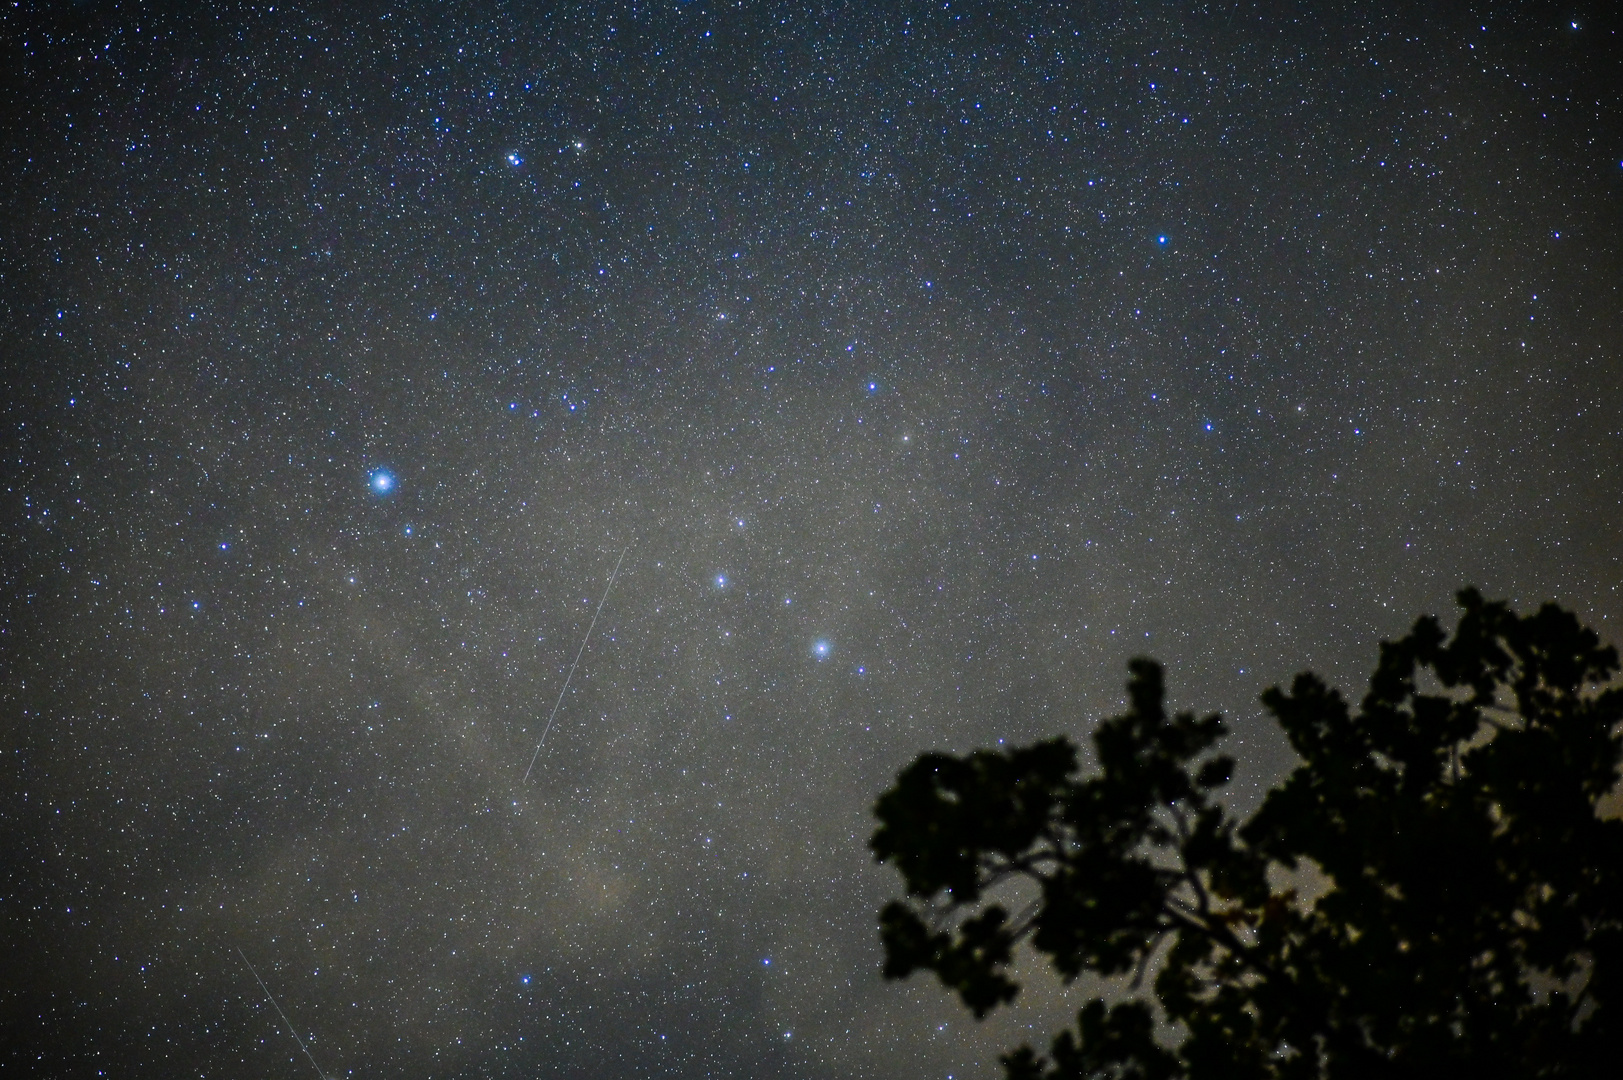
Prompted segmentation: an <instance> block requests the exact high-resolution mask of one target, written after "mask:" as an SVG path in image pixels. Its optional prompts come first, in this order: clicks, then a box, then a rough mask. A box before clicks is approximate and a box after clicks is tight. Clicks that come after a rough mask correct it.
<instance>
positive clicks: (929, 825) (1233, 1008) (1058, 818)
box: [872, 589, 1623, 1080]
mask: <svg viewBox="0 0 1623 1080" xmlns="http://www.w3.org/2000/svg"><path fill="white" fill-rule="evenodd" d="M1459 602H1460V605H1461V607H1462V608H1463V609H1464V611H1463V614H1462V616H1461V618H1460V622H1459V626H1458V628H1457V629H1456V631H1455V633H1454V635H1453V638H1452V639H1451V640H1450V639H1449V638H1448V637H1447V635H1446V634H1445V633H1444V632H1443V630H1442V629H1441V628H1440V626H1439V625H1438V622H1437V620H1436V619H1434V618H1430V617H1427V618H1423V619H1420V620H1419V621H1418V622H1416V623H1415V625H1414V628H1413V629H1412V630H1411V631H1410V632H1409V634H1408V635H1407V636H1406V637H1404V638H1402V639H1401V640H1399V641H1395V642H1385V643H1383V644H1382V646H1381V654H1380V662H1379V664H1378V666H1377V668H1376V670H1375V673H1374V675H1373V676H1372V677H1371V679H1370V686H1369V692H1368V693H1367V694H1366V695H1365V696H1364V700H1363V702H1362V704H1361V705H1360V707H1359V709H1358V711H1357V712H1356V713H1353V712H1351V711H1350V710H1349V708H1348V706H1347V704H1346V702H1345V701H1344V700H1343V699H1342V697H1341V696H1340V695H1339V694H1338V693H1337V692H1336V691H1334V690H1332V689H1330V688H1329V687H1327V686H1326V685H1325V684H1324V683H1323V682H1321V681H1320V680H1319V679H1318V678H1317V677H1316V676H1314V675H1312V674H1302V675H1298V676H1297V677H1296V679H1295V682H1294V683H1293V684H1292V686H1291V688H1290V690H1289V691H1288V692H1286V691H1282V690H1280V689H1278V688H1277V687H1276V688H1274V689H1271V690H1269V691H1268V692H1267V693H1265V694H1264V695H1263V698H1262V700H1263V704H1264V705H1265V706H1266V708H1267V710H1268V711H1269V712H1270V713H1271V714H1272V715H1273V717H1274V718H1275V719H1276V720H1277V721H1278V722H1279V724H1280V725H1281V726H1282V727H1283V728H1284V730H1285V734H1286V735H1287V736H1288V737H1289V739H1290V742H1291V745H1292V746H1294V747H1295V749H1296V752H1297V754H1299V755H1300V757H1301V764H1300V765H1299V766H1298V767H1297V768H1296V770H1295V771H1294V772H1292V773H1291V774H1290V775H1289V776H1288V777H1287V778H1286V779H1285V780H1284V782H1283V783H1282V784H1281V785H1280V786H1278V787H1276V788H1274V789H1273V790H1272V791H1270V792H1269V793H1268V795H1267V797H1266V799H1265V800H1264V801H1263V804H1262V806H1261V808H1260V809H1259V810H1258V811H1257V812H1256V814H1255V815H1254V816H1252V817H1251V819H1250V820H1249V821H1246V822H1244V823H1243V824H1242V823H1240V822H1239V821H1237V820H1235V818H1234V817H1233V816H1232V815H1231V814H1230V813H1229V812H1228V810H1227V809H1226V808H1225V807H1224V806H1223V804H1222V803H1220V802H1218V801H1217V800H1216V795H1217V793H1218V792H1219V791H1220V790H1221V789H1222V788H1223V786H1224V785H1225V784H1226V783H1227V782H1228V780H1229V778H1230V774H1231V770H1232V767H1233V760H1232V759H1231V758H1229V757H1226V756H1222V755H1219V754H1214V753H1212V750H1213V747H1214V746H1215V745H1216V744H1217V742H1218V739H1219V738H1220V737H1221V736H1222V735H1223V734H1224V731H1225V727H1224V724H1223V721H1222V719H1221V718H1220V717H1218V716H1215V715H1213V716H1208V717H1205V718H1204V719H1197V718H1196V717H1195V716H1194V715H1192V714H1190V713H1180V714H1178V715H1176V716H1172V717H1168V716H1167V714H1166V712H1165V710H1164V709H1163V706H1162V699H1163V692H1162V680H1161V669H1160V667H1159V666H1158V665H1156V664H1155V663H1153V662H1152V661H1149V660H1143V659H1139V660H1134V661H1132V663H1131V664H1129V670H1130V672H1131V677H1130V679H1129V681H1128V684H1127V689H1128V696H1129V699H1130V707H1129V709H1128V711H1127V712H1126V713H1125V714H1124V715H1122V716H1119V717H1116V718H1114V719H1111V720H1106V721H1104V722H1102V723H1101V724H1099V725H1098V727H1097V728H1096V729H1095V731H1094V733H1093V736H1092V738H1093V745H1094V756H1095V760H1096V763H1097V769H1096V771H1095V772H1093V773H1092V774H1091V775H1089V776H1086V777H1083V776H1081V775H1079V774H1078V766H1077V750H1076V747H1075V746H1074V745H1073V744H1072V743H1071V742H1069V741H1068V740H1066V739H1064V738H1055V739H1050V740H1048V741H1045V742H1039V743H1037V744H1035V745H1033V746H1029V747H1023V748H1020V749H1013V750H1008V751H1001V752H994V751H976V752H974V753H971V754H969V755H967V756H965V757H955V756H952V755H947V754H925V755H923V756H921V757H920V758H919V759H918V760H917V761H915V762H914V763H913V764H912V765H910V766H909V767H908V768H907V769H906V770H904V771H903V772H902V773H901V774H900V776H899V777H898V779H897V782H896V785H895V786H894V787H893V788H891V789H890V790H889V791H887V792H885V793H884V795H882V796H881V797H880V799H879V802H878V805H877V807H876V808H875V813H876V814H877V816H878V818H879V822H880V825H879V828H878V830H877V831H876V832H875V833H874V836H873V840H872V846H873V850H874V853H875V854H876V856H877V857H878V858H879V860H880V861H881V862H888V863H890V864H892V865H893V866H895V867H896V869H897V870H898V871H900V873H901V875H902V877H903V879H904V881H905V882H906V886H907V893H908V899H907V900H906V901H894V902H892V903H890V904H888V905H887V906H886V907H885V909H884V910H883V912H882V913H881V915H880V926H881V936H882V938H883V940H884V946H885V956H886V962H885V975H886V977H887V978H893V979H899V978H904V977H906V976H907V975H908V974H910V973H911V972H913V971H916V970H919V969H925V970H928V971H933V972H935V973H936V974H937V975H938V976H939V977H940V979H941V981H942V982H943V983H945V984H946V985H947V986H949V987H951V988H952V989H953V990H956V991H957V992H958V994H959V995H960V996H961V997H962V999H963V1001H964V1004H965V1005H967V1006H968V1007H969V1008H970V1009H971V1010H973V1011H974V1013H975V1015H976V1016H977V1017H981V1016H984V1015H986V1013H987V1012H988V1011H989V1010H991V1009H993V1008H995V1007H996V1006H997V1005H999V1004H1002V1003H1005V1002H1007V1001H1009V1000H1010V999H1011V998H1013V997H1014V996H1015V993H1016V992H1017V990H1018V986H1017V985H1016V984H1015V983H1014V981H1013V980H1011V979H1010V977H1009V974H1008V970H1009V965H1010V962H1011V959H1012V956H1013V951H1014V949H1015V948H1016V946H1018V945H1020V944H1021V943H1025V945H1026V946H1028V947H1029V948H1031V949H1033V950H1035V951H1036V952H1037V953H1039V954H1042V955H1043V956H1046V957H1047V958H1048V960H1049V961H1050V962H1051V963H1052V964H1053V967H1054V969H1055V970H1056V971H1057V972H1058V974H1059V976H1060V977H1061V978H1062V979H1064V980H1066V981H1067V982H1069V981H1071V980H1074V979H1075V978H1077V977H1078V976H1079V975H1081V974H1083V973H1084V972H1091V973H1094V974H1097V975H1102V976H1107V977H1109V976H1116V977H1119V978H1120V980H1121V982H1122V984H1123V985H1122V992H1121V994H1120V995H1115V994H1113V995H1112V999H1113V1000H1115V1001H1116V1002H1117V1003H1116V1004H1113V1005H1110V1004H1107V1002H1106V1001H1104V1000H1102V999H1095V1000H1091V1001H1089V1002H1087V1004H1086V1006H1085V1007H1084V1008H1083V1009H1082V1011H1081V1013H1080V1015H1079V1017H1078V1024H1077V1029H1076V1030H1075V1031H1069V1030H1068V1031H1065V1032H1062V1033H1061V1034H1060V1035H1059V1036H1058V1037H1057V1038H1056V1039H1055V1040H1054V1041H1053V1045H1052V1048H1051V1050H1050V1052H1049V1055H1048V1056H1047V1057H1046V1058H1045V1057H1041V1056H1039V1055H1037V1054H1036V1053H1034V1052H1033V1051H1032V1050H1031V1048H1030V1047H1021V1048H1020V1049H1018V1050H1016V1051H1014V1052H1013V1053H1012V1054H1009V1055H1006V1056H1005V1057H1004V1058H1003V1063H1004V1067H1005V1069H1006V1071H1007V1075H1008V1076H1009V1077H1010V1078H1011V1080H1037V1078H1061V1077H1109V1078H1112V1080H1170V1078H1174V1077H1179V1078H1189V1080H1212V1078H1219V1077H1222V1078H1227V1077H1245V1078H1248V1080H1250V1078H1259V1077H1280V1078H1298V1077H1301V1078H1308V1077H1311V1078H1331V1080H1335V1078H1342V1077H1348V1078H1353V1077H1356V1078H1358V1080H1368V1078H1383V1077H1394V1078H1396V1077H1415V1078H1421V1077H1424V1078H1426V1080H1440V1078H1450V1077H1470V1078H1472V1080H1484V1078H1497V1077H1505V1078H1510V1077H1517V1078H1522V1077H1601V1076H1607V1077H1616V1076H1623V1056H1620V1054H1619V1051H1620V1050H1623V1015H1620V1014H1623V987H1620V979H1623V821H1618V820H1613V819H1603V818H1602V817H1601V816H1600V815H1599V813H1598V811H1597V807H1598V806H1599V805H1600V804H1601V802H1602V800H1603V799H1604V798H1605V796H1606V795H1607V794H1608V792H1610V791H1612V789H1613V788H1614V787H1615V786H1616V784H1617V781H1618V777H1619V760H1620V756H1623V735H1620V731H1619V727H1620V720H1623V689H1619V688H1610V689H1607V688H1604V685H1603V684H1605V683H1607V682H1608V681H1609V680H1610V678H1611V677H1612V675H1613V674H1614V673H1615V672H1616V671H1617V669H1618V658H1617V651H1616V650H1615V649H1613V648H1611V647H1603V646H1602V645H1601V644H1600V640H1599V638H1598V637H1597V636H1596V635H1595V633H1594V632H1593V631H1591V630H1589V629H1587V628H1585V627H1584V626H1582V625H1581V624H1580V623H1579V622H1578V620H1577V619H1576V618H1575V617H1573V616H1572V615H1571V614H1569V613H1568V612H1566V611H1563V610H1562V609H1560V608H1558V607H1556V606H1555V605H1553V604H1547V605H1545V606H1544V607H1543V608H1541V609H1540V610H1539V611H1538V613H1537V614H1535V615H1530V616H1518V615H1517V614H1515V613H1514V612H1512V611H1511V610H1510V609H1509V608H1508V607H1507V606H1505V605H1504V604H1502V603H1489V602H1485V601H1484V600H1483V599H1482V597H1481V596H1480V595H1479V594H1478V593H1477V592H1476V591H1475V590H1474V589H1467V590H1465V591H1464V592H1462V593H1460V594H1459ZM1288 880H1296V881H1298V882H1303V881H1312V882H1313V883H1314V885H1315V887H1314V888H1313V889H1312V890H1311V893H1312V895H1307V894H1305V893H1304V894H1298V892H1297V891H1295V890H1293V889H1290V888H1287V887H1285V885H1286V882H1287V881H1288ZM1022 883H1023V885H1022ZM1011 909H1012V910H1011ZM1146 988H1147V989H1148V990H1149V991H1150V993H1149V994H1145V993H1144V992H1143V991H1144V990H1145V989H1146ZM1158 1032H1159V1036H1158V1034H1157V1033H1158Z"/></svg>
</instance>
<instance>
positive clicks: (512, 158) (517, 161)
mask: <svg viewBox="0 0 1623 1080" xmlns="http://www.w3.org/2000/svg"><path fill="white" fill-rule="evenodd" d="M507 163H508V164H509V165H511V166H513V168H515V169H516V168H518V167H519V166H520V165H522V164H524V159H523V158H521V157H519V154H518V151H517V150H512V151H509V152H508V154H507Z"/></svg>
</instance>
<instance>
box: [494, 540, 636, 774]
mask: <svg viewBox="0 0 1623 1080" xmlns="http://www.w3.org/2000/svg"><path fill="white" fill-rule="evenodd" d="M630 550H631V545H630V544H627V545H626V546H625V548H624V549H622V550H621V552H620V558H619V559H617V560H616V561H615V564H614V573H612V574H610V575H609V583H608V585H606V586H604V588H603V598H602V599H601V600H599V601H598V602H597V611H596V612H594V613H593V615H592V621H591V624H590V625H588V626H587V627H586V636H585V637H583V638H581V639H580V649H579V651H577V652H576V653H575V662H574V663H573V664H570V665H569V674H568V675H566V676H564V688H563V689H562V690H560V691H558V700H557V701H555V702H553V703H552V715H550V716H548V717H547V726H546V727H545V728H543V729H542V730H541V741H540V742H538V743H536V744H535V753H533V754H531V755H530V767H529V768H528V769H525V770H524V780H522V781H520V782H521V783H527V782H529V779H530V773H532V772H534V771H535V760H536V758H538V757H540V756H541V748H542V747H543V746H545V745H547V732H549V731H551V730H552V721H553V720H554V719H555V718H556V717H557V716H558V706H560V705H562V704H563V703H564V695H565V694H567V693H568V692H569V681H570V680H571V679H573V678H574V677H575V669H576V668H577V667H579V666H580V658H581V657H582V656H583V655H585V653H586V643H587V642H588V641H591V640H592V631H593V630H594V629H595V628H596V627H597V617H598V616H599V615H601V614H603V605H604V604H606V603H608V600H609V590H611V589H613V588H614V579H615V578H617V577H619V576H620V564H621V563H623V562H625V561H626V552H627V551H630Z"/></svg>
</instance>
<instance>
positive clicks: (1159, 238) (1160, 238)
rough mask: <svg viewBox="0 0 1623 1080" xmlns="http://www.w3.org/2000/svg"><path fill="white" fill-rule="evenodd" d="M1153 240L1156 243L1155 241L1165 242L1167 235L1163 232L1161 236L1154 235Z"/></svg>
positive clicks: (1158, 242)
mask: <svg viewBox="0 0 1623 1080" xmlns="http://www.w3.org/2000/svg"><path fill="white" fill-rule="evenodd" d="M1155 242H1156V243H1157V244H1165V243H1166V242H1167V237H1166V235H1165V234H1162V235H1161V236H1157V237H1156V238H1155Z"/></svg>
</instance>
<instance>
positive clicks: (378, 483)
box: [372, 469, 394, 495]
mask: <svg viewBox="0 0 1623 1080" xmlns="http://www.w3.org/2000/svg"><path fill="white" fill-rule="evenodd" d="M372 490H373V491H375V492H377V493H378V494H379V495H387V494H389V492H391V491H393V490H394V473H392V472H390V471H389V470H388V469H379V470H377V471H376V472H374V473H373V474H372Z"/></svg>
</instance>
